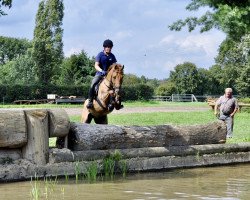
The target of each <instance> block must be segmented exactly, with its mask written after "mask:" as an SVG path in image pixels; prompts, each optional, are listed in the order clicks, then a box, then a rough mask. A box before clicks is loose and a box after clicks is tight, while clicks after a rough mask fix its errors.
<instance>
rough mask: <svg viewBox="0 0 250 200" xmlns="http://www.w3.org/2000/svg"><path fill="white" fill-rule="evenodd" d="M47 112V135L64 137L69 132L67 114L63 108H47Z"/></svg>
mask: <svg viewBox="0 0 250 200" xmlns="http://www.w3.org/2000/svg"><path fill="white" fill-rule="evenodd" d="M48 112H49V136H50V137H65V136H67V135H68V133H69V129H70V120H69V116H68V114H67V113H66V111H65V110H63V109H53V110H48Z"/></svg>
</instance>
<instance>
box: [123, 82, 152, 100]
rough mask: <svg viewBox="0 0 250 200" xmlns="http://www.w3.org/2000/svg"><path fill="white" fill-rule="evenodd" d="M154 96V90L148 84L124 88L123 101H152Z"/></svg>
mask: <svg viewBox="0 0 250 200" xmlns="http://www.w3.org/2000/svg"><path fill="white" fill-rule="evenodd" d="M153 95H154V89H153V88H152V87H151V86H148V85H146V84H137V85H126V86H123V90H122V99H123V101H128V100H150V99H152V96H153Z"/></svg>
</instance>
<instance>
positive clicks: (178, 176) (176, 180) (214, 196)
mask: <svg viewBox="0 0 250 200" xmlns="http://www.w3.org/2000/svg"><path fill="white" fill-rule="evenodd" d="M35 184H37V185H38V186H37V189H34V188H35ZM32 188H33V191H37V192H38V194H39V198H38V199H56V200H57V199H60V200H63V199H65V200H75V199H86V200H93V199H100V200H106V199H107V200H146V199H153V200H154V199H155V200H165V199H199V200H218V199H219V200H222V199H223V200H232V199H236V200H237V199H244V200H245V199H246V200H247V199H250V164H245V165H232V166H223V167H207V168H195V169H181V170H172V171H168V172H157V173H138V174H132V175H128V176H127V177H126V178H125V179H124V178H121V177H119V178H118V177H117V178H115V179H114V180H113V181H98V182H96V183H91V184H89V183H86V181H81V180H79V181H78V183H76V182H75V180H72V179H71V180H69V181H65V180H63V181H62V180H60V181H57V182H56V183H55V182H54V181H47V182H44V181H40V182H39V181H37V182H36V181H32V182H31V181H26V182H18V183H4V184H0V199H5V200H9V199H11V200H13V199H18V200H24V199H25V200H27V199H35V198H34V196H32V194H31V193H32Z"/></svg>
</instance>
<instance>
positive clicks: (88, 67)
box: [58, 51, 95, 85]
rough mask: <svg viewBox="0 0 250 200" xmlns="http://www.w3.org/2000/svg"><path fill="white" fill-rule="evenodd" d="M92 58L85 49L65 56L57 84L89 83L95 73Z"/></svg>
mask: <svg viewBox="0 0 250 200" xmlns="http://www.w3.org/2000/svg"><path fill="white" fill-rule="evenodd" d="M94 62H95V61H94V58H89V57H88V55H87V53H86V52H85V51H81V53H80V54H73V55H71V56H70V57H69V58H65V59H64V61H63V63H62V65H61V70H60V71H61V75H60V77H59V79H58V82H59V84H62V85H64V84H72V85H79V84H83V83H90V82H91V79H92V76H93V75H94V74H95V68H94Z"/></svg>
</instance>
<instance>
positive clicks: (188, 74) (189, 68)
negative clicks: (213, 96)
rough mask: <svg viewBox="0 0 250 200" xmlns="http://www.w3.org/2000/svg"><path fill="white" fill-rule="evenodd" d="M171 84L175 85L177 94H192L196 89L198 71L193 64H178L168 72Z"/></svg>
mask: <svg viewBox="0 0 250 200" xmlns="http://www.w3.org/2000/svg"><path fill="white" fill-rule="evenodd" d="M169 80H170V81H171V82H174V83H175V86H176V90H177V92H178V93H179V94H194V93H196V92H197V87H198V71H197V67H196V65H195V64H193V63H190V62H185V63H183V64H179V65H177V66H176V67H175V68H174V71H171V72H170V78H169Z"/></svg>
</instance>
